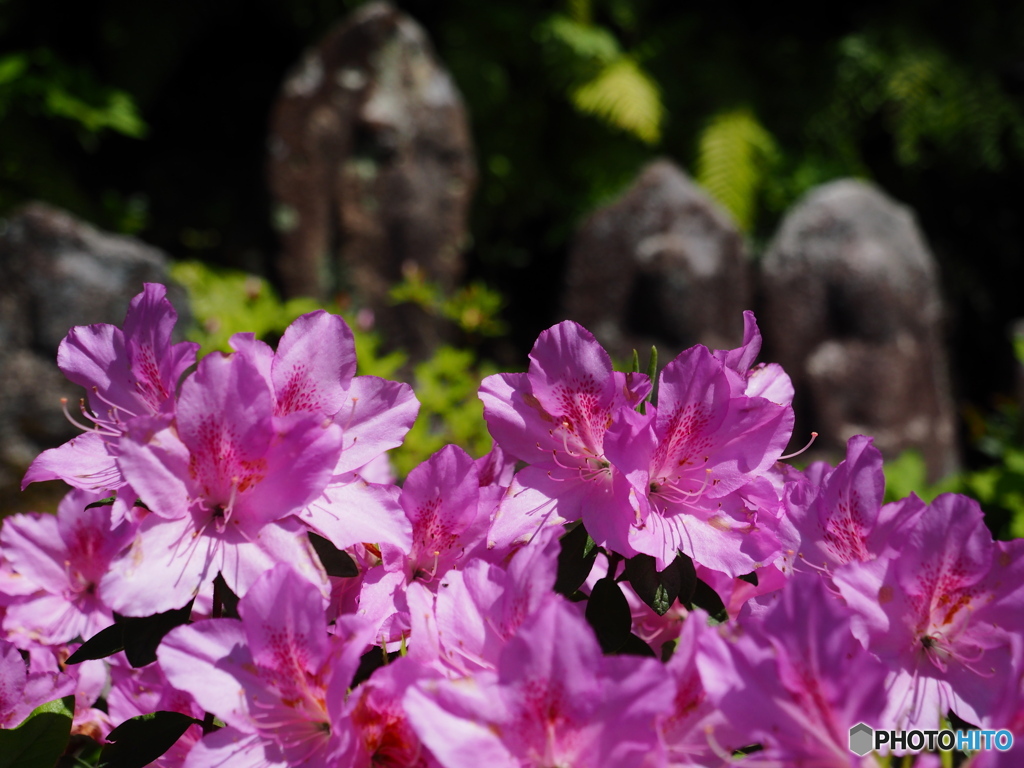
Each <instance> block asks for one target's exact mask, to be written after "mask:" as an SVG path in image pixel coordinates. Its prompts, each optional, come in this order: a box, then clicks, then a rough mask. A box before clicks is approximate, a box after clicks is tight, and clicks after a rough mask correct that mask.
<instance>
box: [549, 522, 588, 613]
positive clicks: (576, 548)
mask: <svg viewBox="0 0 1024 768" xmlns="http://www.w3.org/2000/svg"><path fill="white" fill-rule="evenodd" d="M560 543H561V545H562V549H561V551H560V552H559V553H558V575H557V576H556V577H555V592H557V593H558V594H560V595H565V596H566V597H571V596H572V595H573V593H575V592H576V590H577V589H579V588H580V586H582V584H583V582H584V581H586V580H587V576H589V575H590V569H591V568H593V567H594V560H595V559H596V558H597V547H596V546H594V540H593V539H591V538H590V534H588V533H587V529H586V528H584V527H583V526H582V525H577V526H576V527H575V528H573V529H572V530H571V531H569V532H568V533H567V534H565V535H564V536H562V541H561V542H560Z"/></svg>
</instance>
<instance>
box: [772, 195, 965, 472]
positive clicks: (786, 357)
mask: <svg viewBox="0 0 1024 768" xmlns="http://www.w3.org/2000/svg"><path fill="white" fill-rule="evenodd" d="M761 280H762V288H763V297H764V308H763V311H762V313H761V315H760V317H759V320H760V323H761V327H762V330H763V331H764V334H765V338H766V342H767V349H766V352H768V353H769V356H770V357H771V358H772V359H774V360H776V361H777V362H779V363H781V364H782V365H783V366H784V367H785V369H786V370H787V371H788V372H789V374H790V376H792V378H793V383H794V385H795V387H796V396H797V400H796V407H797V429H796V433H795V436H794V442H798V441H802V440H805V439H806V437H808V436H809V434H808V433H809V432H810V431H811V430H814V431H817V432H818V433H820V436H819V438H818V442H817V443H816V444H815V452H816V454H819V455H820V454H822V453H823V452H824V453H825V454H827V455H828V457H829V458H831V459H833V460H834V459H836V458H841V457H842V456H843V453H844V450H845V445H846V441H847V439H848V438H849V437H851V436H852V435H855V434H866V435H872V436H874V438H875V444H876V445H877V446H878V448H879V449H880V450H881V451H882V453H883V455H884V456H885V457H886V458H895V457H896V456H897V455H898V454H899V453H901V452H902V451H904V450H906V449H908V448H914V449H916V450H918V451H919V452H920V453H921V454H922V455H923V457H924V458H925V461H926V463H927V465H928V468H929V474H930V476H931V479H933V480H935V479H938V478H939V477H942V476H943V475H945V474H948V473H949V472H952V471H954V470H955V469H956V467H957V463H958V459H957V450H956V440H955V427H954V415H953V400H952V395H951V393H950V382H949V371H948V367H947V366H948V363H947V359H948V355H947V351H946V347H945V341H944V336H943V304H942V298H941V295H940V290H939V280H938V268H937V266H936V263H935V259H934V257H933V256H932V254H931V252H930V251H929V250H928V247H927V245H926V244H925V242H924V238H923V236H922V234H921V232H920V230H919V228H918V226H917V223H916V221H915V220H914V217H913V215H912V213H911V212H910V211H909V210H908V209H907V208H905V207H904V206H902V205H899V204H898V203H896V202H895V201H893V200H892V199H890V198H889V197H887V196H886V195H884V194H883V193H882V192H880V191H879V190H878V189H876V188H875V187H873V186H871V185H869V184H866V183H864V182H861V181H855V180H849V179H847V180H841V181H835V182H831V183H829V184H826V185H823V186H821V187H818V188H817V189H815V190H812V191H811V192H810V193H809V194H808V195H807V196H806V197H805V198H804V199H803V200H802V201H800V202H799V203H798V204H797V205H796V206H794V208H793V209H792V210H791V211H790V212H789V214H788V215H787V216H786V218H785V220H784V221H783V223H782V225H781V227H780V228H779V231H778V232H777V234H776V236H775V238H774V240H773V241H772V243H771V244H770V246H769V248H768V251H767V253H766V254H765V257H764V259H763V260H762V262H761ZM762 357H764V356H762Z"/></svg>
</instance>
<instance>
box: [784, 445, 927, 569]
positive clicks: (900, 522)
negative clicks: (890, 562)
mask: <svg viewBox="0 0 1024 768" xmlns="http://www.w3.org/2000/svg"><path fill="white" fill-rule="evenodd" d="M884 492H885V477H884V475H883V474H882V454H881V453H880V452H879V451H878V449H877V448H875V447H874V445H873V444H872V441H871V438H870V437H864V436H863V435H857V436H855V437H851V438H850V441H849V443H848V444H847V447H846V459H845V460H843V461H841V462H839V464H838V465H836V467H835V469H830V468H828V467H827V465H822V464H817V465H814V466H812V467H810V468H808V476H807V477H806V478H804V477H799V476H797V477H796V478H795V479H793V480H792V481H791V482H789V483H788V485H787V489H786V492H785V496H784V498H785V508H786V514H785V516H784V519H783V524H782V526H781V533H780V536H781V537H782V538H783V539H784V541H785V544H786V546H787V552H786V556H785V558H784V561H785V563H786V565H787V566H790V567H792V568H795V569H797V570H807V569H813V570H818V571H820V572H822V573H824V574H826V575H827V574H830V573H832V572H833V571H834V570H835V569H836V568H838V567H839V566H841V565H844V564H846V563H852V562H866V561H868V560H874V559H875V558H878V557H882V556H891V555H895V554H897V553H898V550H899V547H900V546H901V545H902V543H903V542H904V541H905V539H906V534H907V531H909V529H910V528H911V527H913V525H914V524H915V523H916V521H917V519H918V518H919V517H920V516H921V513H922V512H924V510H925V504H924V502H922V501H921V500H920V499H918V498H917V497H916V496H913V495H912V496H910V497H909V498H907V499H903V500H901V501H898V502H895V503H892V504H886V505H884V506H883V504H882V497H883V495H884ZM829 584H830V585H831V580H830V579H829Z"/></svg>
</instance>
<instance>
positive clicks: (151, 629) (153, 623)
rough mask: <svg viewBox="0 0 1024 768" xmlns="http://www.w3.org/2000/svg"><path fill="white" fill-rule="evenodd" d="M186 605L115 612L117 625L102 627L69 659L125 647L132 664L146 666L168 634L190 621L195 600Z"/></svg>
mask: <svg viewBox="0 0 1024 768" xmlns="http://www.w3.org/2000/svg"><path fill="white" fill-rule="evenodd" d="M193 602H195V601H194V600H191V601H189V603H188V605H185V606H183V607H182V608H175V609H174V610H170V611H165V612H164V613H158V614H156V615H154V616H142V617H138V618H137V617H134V616H120V615H118V614H116V613H115V614H114V624H113V625H112V626H109V627H107V628H106V629H101V630H100V631H99V632H97V633H96V634H95V635H93V636H92V637H91V638H89V639H88V640H86V641H85V642H84V643H83V644H82V645H81V647H80V648H79V649H78V650H77V651H75V652H74V653H73V654H71V656H70V657H69V658H68V660H67V663H68V664H79V663H81V662H83V661H87V660H89V659H103V658H106V657H107V656H112V655H113V654H115V653H117V652H118V651H120V650H122V649H123V650H124V654H125V656H127V657H128V663H129V664H131V665H132V666H133V667H144V666H146V665H147V664H152V663H153V662H154V661H156V649H157V646H159V645H160V641H161V640H163V639H164V635H166V634H167V633H168V632H170V631H171V630H172V629H174V628H175V627H177V626H180V625H181V624H187V623H188V620H189V617H190V616H191V615H192V603H193Z"/></svg>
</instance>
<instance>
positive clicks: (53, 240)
mask: <svg viewBox="0 0 1024 768" xmlns="http://www.w3.org/2000/svg"><path fill="white" fill-rule="evenodd" d="M167 265H168V260H167V257H166V256H165V255H164V254H163V253H162V252H161V251H159V250H157V249H156V248H153V247H151V246H148V245H146V244H144V243H142V242H140V241H138V240H135V239H134V238H130V237H123V236H121V235H112V234H108V233H105V232H100V231H99V230H97V229H95V228H94V227H92V226H89V225H88V224H85V223H84V222H82V221H79V220H78V219H76V218H74V217H73V216H71V215H70V214H68V213H65V212H64V211H60V210H57V209H56V208H51V207H50V206H47V205H44V204H42V203H32V204H30V205H27V206H25V207H24V208H21V209H20V210H18V211H16V212H14V213H12V214H11V215H9V216H8V217H6V218H4V219H0V498H2V499H3V500H4V502H5V503H7V504H8V506H7V507H6V509H13V508H15V507H19V508H20V506H22V505H23V504H24V503H25V501H26V500H27V499H23V497H21V496H20V495H19V494H17V493H16V489H17V487H18V485H19V483H20V481H21V477H22V475H23V474H24V472H25V469H27V468H28V465H29V464H30V463H31V462H32V460H33V459H34V458H35V457H36V455H37V454H38V453H40V451H42V450H43V449H45V448H52V447H54V446H57V445H60V444H61V443H63V442H65V441H66V440H68V439H70V438H71V437H74V436H75V435H76V434H78V433H79V432H80V431H81V430H79V429H78V428H76V427H74V426H73V425H72V424H71V423H70V422H69V421H68V420H67V418H66V417H65V416H64V413H63V412H62V410H61V398H62V397H66V398H68V406H69V409H70V410H71V413H72V414H73V415H75V416H80V414H79V413H78V402H79V399H80V398H81V397H82V396H83V395H84V392H83V391H82V390H81V388H79V387H77V386H75V385H74V384H72V383H71V382H69V381H67V380H66V379H65V378H64V376H63V374H62V373H61V372H60V370H59V369H58V368H57V347H58V346H59V345H60V342H61V340H62V339H63V338H64V336H65V335H66V334H67V332H68V331H69V330H70V329H71V328H72V327H73V326H76V325H88V324H91V323H113V324H116V325H120V324H121V323H122V322H123V320H124V314H125V312H126V311H127V309H128V303H129V302H130V301H131V299H132V297H133V296H135V295H136V294H137V293H139V292H140V291H141V290H142V284H143V283H145V282H157V283H165V284H166V283H168V282H169V279H168V274H167ZM169 291H170V298H171V300H172V301H173V302H174V305H175V306H176V307H177V308H178V309H179V311H183V309H184V308H185V307H186V306H187V301H186V299H185V295H184V292H183V291H181V289H179V288H176V287H175V286H169ZM187 320H188V319H187V318H182V321H183V322H181V323H179V325H180V326H184V325H187ZM44 485H50V484H44ZM32 490H33V492H39V489H38V488H36V487H33V489H32Z"/></svg>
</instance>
